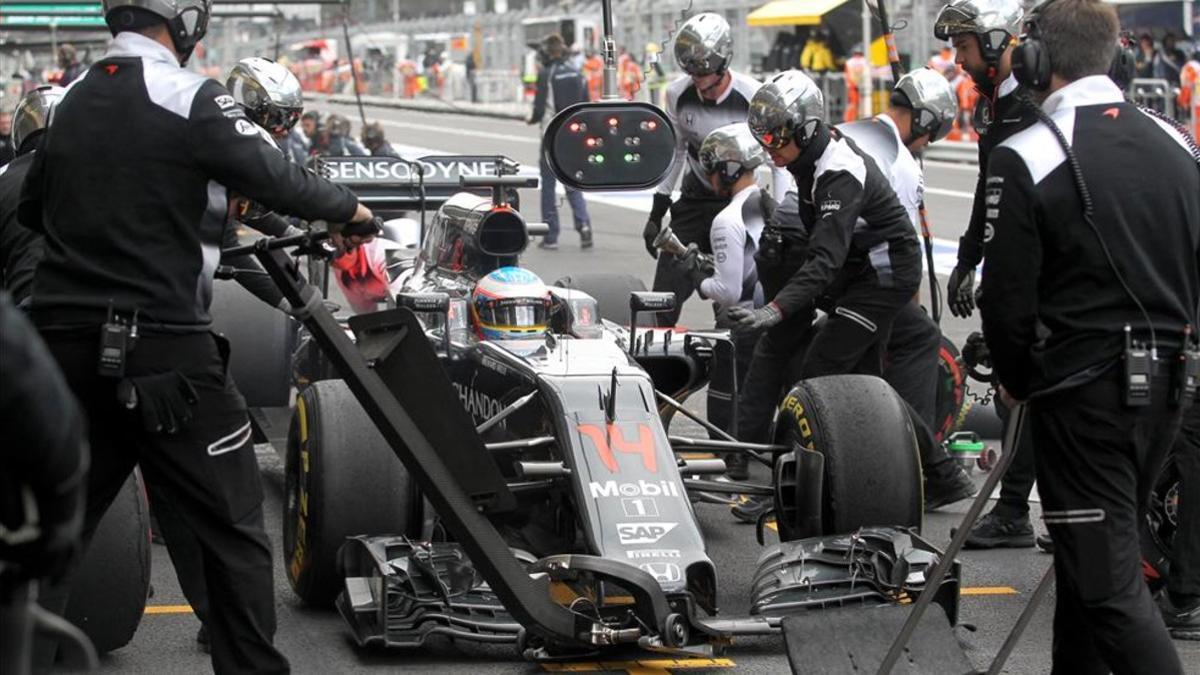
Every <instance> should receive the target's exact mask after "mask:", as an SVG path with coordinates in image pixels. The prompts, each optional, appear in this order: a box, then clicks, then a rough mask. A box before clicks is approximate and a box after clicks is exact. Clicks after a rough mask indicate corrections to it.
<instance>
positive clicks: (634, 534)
mask: <svg viewBox="0 0 1200 675" xmlns="http://www.w3.org/2000/svg"><path fill="white" fill-rule="evenodd" d="M678 525H679V523H617V537H618V538H619V539H620V540H621V543H622V544H624V545H626V546H628V545H630V544H657V543H658V540H659V539H662V538H663V537H665V536H667V533H668V532H670V531H671V530H673V529H675V528H676V526H678Z"/></svg>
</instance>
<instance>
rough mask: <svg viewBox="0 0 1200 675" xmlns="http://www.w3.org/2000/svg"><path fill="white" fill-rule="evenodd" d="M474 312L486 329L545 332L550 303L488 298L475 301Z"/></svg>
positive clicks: (522, 299)
mask: <svg viewBox="0 0 1200 675" xmlns="http://www.w3.org/2000/svg"><path fill="white" fill-rule="evenodd" d="M475 311H476V313H477V314H478V316H479V322H480V323H481V324H482V325H484V326H487V327H488V328H499V329H517V330H528V329H533V330H545V328H546V322H547V319H548V317H549V314H550V302H549V300H547V299H544V298H488V299H485V300H480V301H477V302H476V303H475Z"/></svg>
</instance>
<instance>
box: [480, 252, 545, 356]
mask: <svg viewBox="0 0 1200 675" xmlns="http://www.w3.org/2000/svg"><path fill="white" fill-rule="evenodd" d="M470 312H471V323H472V325H473V326H474V328H475V332H476V334H477V335H478V336H479V337H480V338H481V339H483V340H533V339H537V338H541V337H544V336H545V334H546V327H547V325H548V324H549V322H550V291H549V290H548V289H547V288H546V284H545V283H543V282H542V279H541V277H539V276H538V275H536V274H534V273H533V272H531V271H529V270H527V269H525V268H523V267H501V268H500V269H497V270H492V271H491V272H488V273H487V274H486V275H484V276H483V277H482V278H480V279H479V281H477V282H475V288H474V289H473V290H472V291H471V307H470Z"/></svg>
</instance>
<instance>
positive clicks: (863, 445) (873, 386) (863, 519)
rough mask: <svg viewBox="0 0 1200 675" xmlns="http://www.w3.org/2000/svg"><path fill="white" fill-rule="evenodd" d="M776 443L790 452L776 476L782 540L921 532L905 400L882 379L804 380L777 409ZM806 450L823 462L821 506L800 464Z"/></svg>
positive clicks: (917, 469)
mask: <svg viewBox="0 0 1200 675" xmlns="http://www.w3.org/2000/svg"><path fill="white" fill-rule="evenodd" d="M775 442H776V443H780V444H784V445H788V446H790V447H791V448H793V452H789V453H785V454H784V455H782V456H780V458H779V459H778V460H777V461H776V470H775V495H776V516H777V522H778V526H779V535H780V538H781V539H783V540H784V541H789V540H791V539H796V538H800V537H807V536H824V535H834V534H846V533H849V532H853V531H855V530H857V529H859V528H861V527H867V526H875V525H890V526H897V527H916V528H919V527H920V526H921V518H922V514H923V508H922V491H921V480H922V479H921V462H920V457H919V454H918V449H917V439H916V436H915V434H914V433H913V425H912V421H911V420H910V419H909V416H908V411H907V408H906V407H905V405H904V403H903V401H901V400H900V396H899V395H898V394H897V393H896V391H895V390H894V389H892V388H891V386H889V385H888V384H887V383H886V382H884V381H883V380H882V379H880V378H877V377H871V376H868V375H834V376H828V377H818V378H813V379H811V380H801V381H800V382H799V383H797V384H796V386H795V387H793V388H792V390H791V391H789V392H788V394H787V396H785V397H784V399H783V403H782V404H781V405H780V407H779V412H778V414H777V417H776V421H775ZM802 449H808V450H814V451H816V452H818V453H820V454H821V455H822V456H823V458H824V469H823V471H822V472H821V491H820V492H821V494H820V500H819V502H818V501H817V499H816V495H815V494H813V485H814V484H815V483H814V482H813V481H812V476H811V475H808V474H807V473H806V471H805V468H804V466H805V464H804V461H803V460H801V459H800V457H801V454H802ZM789 462H792V467H791V468H789V467H788V463H789ZM808 466H809V467H811V466H813V465H811V464H809V465H808ZM815 510H819V512H820V517H819V518H817V517H816V514H815V513H814V511H815ZM814 530H819V531H814Z"/></svg>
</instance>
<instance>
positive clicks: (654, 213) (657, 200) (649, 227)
mask: <svg viewBox="0 0 1200 675" xmlns="http://www.w3.org/2000/svg"><path fill="white" fill-rule="evenodd" d="M670 209H671V196H670V195H664V194H661V193H658V192H656V193H654V206H653V207H651V209H650V217H649V218H648V219H647V220H646V227H645V228H644V229H643V230H642V240H643V241H645V242H646V252H647V253H649V254H650V257H651V258H658V248H656V247H655V246H654V238H655V237H657V236H658V232H659V230H661V229H662V219H663V216H665V215H667V211H669V210H670Z"/></svg>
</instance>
